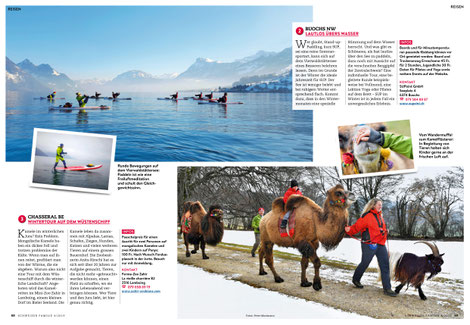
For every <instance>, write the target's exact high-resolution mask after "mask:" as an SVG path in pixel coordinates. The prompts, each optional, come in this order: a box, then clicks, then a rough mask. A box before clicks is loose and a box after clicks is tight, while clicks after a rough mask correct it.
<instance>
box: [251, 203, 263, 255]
mask: <svg viewBox="0 0 470 325" xmlns="http://www.w3.org/2000/svg"><path fill="white" fill-rule="evenodd" d="M263 215H264V209H263V208H259V209H258V214H257V215H256V216H255V217H254V218H253V220H252V221H251V228H253V231H254V232H255V243H254V244H253V248H252V249H251V256H252V257H255V252H256V250H257V249H258V246H259V242H260V234H259V223H260V221H261V218H263Z"/></svg>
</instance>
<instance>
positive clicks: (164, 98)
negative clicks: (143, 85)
mask: <svg viewBox="0 0 470 325" xmlns="http://www.w3.org/2000/svg"><path fill="white" fill-rule="evenodd" d="M157 99H158V100H172V101H175V102H177V101H179V100H188V98H187V97H183V98H178V99H174V98H170V97H159V98H157Z"/></svg>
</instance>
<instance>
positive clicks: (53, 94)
mask: <svg viewBox="0 0 470 325" xmlns="http://www.w3.org/2000/svg"><path fill="white" fill-rule="evenodd" d="M54 97H55V91H54V92H53V93H52V94H50V95H47V98H48V99H54Z"/></svg>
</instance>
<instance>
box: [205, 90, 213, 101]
mask: <svg viewBox="0 0 470 325" xmlns="http://www.w3.org/2000/svg"><path fill="white" fill-rule="evenodd" d="M205 97H207V98H209V99H212V98H214V92H213V91H211V93H210V94H207V95H206V96H205Z"/></svg>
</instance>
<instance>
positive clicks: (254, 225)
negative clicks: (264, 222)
mask: <svg viewBox="0 0 470 325" xmlns="http://www.w3.org/2000/svg"><path fill="white" fill-rule="evenodd" d="M261 218H262V217H261V216H260V215H259V214H257V215H256V216H255V217H253V220H252V221H251V228H253V230H254V231H255V234H259V223H260V221H261Z"/></svg>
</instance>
